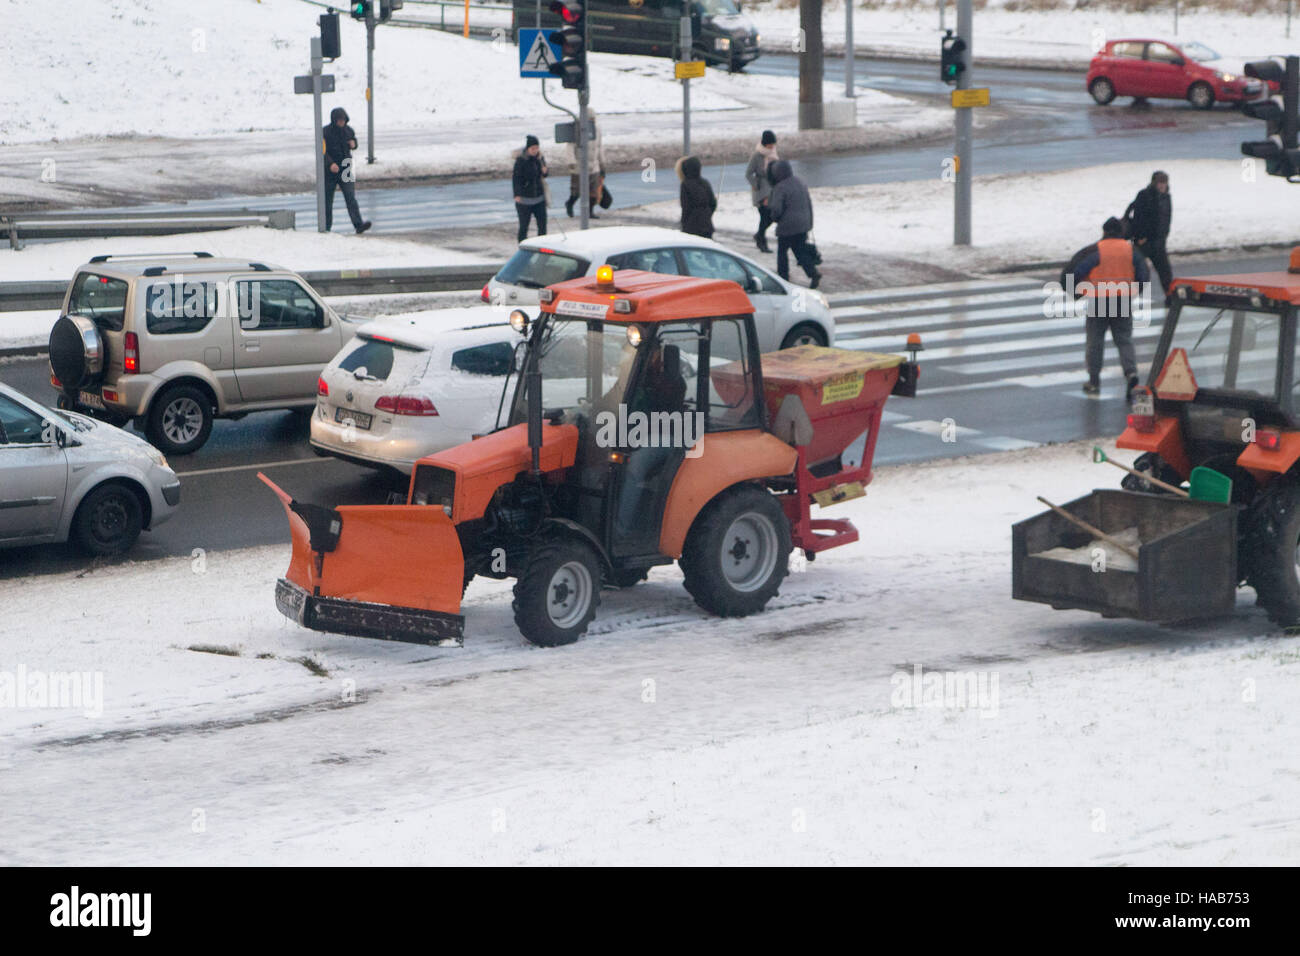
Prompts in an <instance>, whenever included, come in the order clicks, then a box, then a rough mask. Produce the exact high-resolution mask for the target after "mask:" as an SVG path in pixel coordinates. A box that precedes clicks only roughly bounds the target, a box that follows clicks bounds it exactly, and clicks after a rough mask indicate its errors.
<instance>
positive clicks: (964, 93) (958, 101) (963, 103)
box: [952, 87, 989, 109]
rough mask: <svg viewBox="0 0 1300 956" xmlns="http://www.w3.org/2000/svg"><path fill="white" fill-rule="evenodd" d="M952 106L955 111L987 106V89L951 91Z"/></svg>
mask: <svg viewBox="0 0 1300 956" xmlns="http://www.w3.org/2000/svg"><path fill="white" fill-rule="evenodd" d="M952 105H953V107H954V108H956V109H965V108H966V107H970V106H988V105H989V91H988V88H987V87H985V88H983V89H977V90H953V91H952Z"/></svg>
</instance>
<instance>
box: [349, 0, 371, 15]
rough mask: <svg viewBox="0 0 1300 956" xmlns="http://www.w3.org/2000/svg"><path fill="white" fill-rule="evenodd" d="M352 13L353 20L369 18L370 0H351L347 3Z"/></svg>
mask: <svg viewBox="0 0 1300 956" xmlns="http://www.w3.org/2000/svg"><path fill="white" fill-rule="evenodd" d="M348 8H349V10H350V12H351V13H352V19H353V20H368V19H369V18H370V0H352V2H351V3H350V4H348Z"/></svg>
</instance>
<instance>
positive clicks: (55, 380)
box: [50, 372, 63, 391]
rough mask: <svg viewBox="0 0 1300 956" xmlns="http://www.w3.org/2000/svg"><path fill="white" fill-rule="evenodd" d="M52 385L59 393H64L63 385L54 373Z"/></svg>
mask: <svg viewBox="0 0 1300 956" xmlns="http://www.w3.org/2000/svg"><path fill="white" fill-rule="evenodd" d="M50 384H51V385H53V386H54V387H55V388H57V389H58V390H59V391H63V383H62V382H60V381H59V377H58V376H57V375H55V374H54V373H53V372H51V373H50Z"/></svg>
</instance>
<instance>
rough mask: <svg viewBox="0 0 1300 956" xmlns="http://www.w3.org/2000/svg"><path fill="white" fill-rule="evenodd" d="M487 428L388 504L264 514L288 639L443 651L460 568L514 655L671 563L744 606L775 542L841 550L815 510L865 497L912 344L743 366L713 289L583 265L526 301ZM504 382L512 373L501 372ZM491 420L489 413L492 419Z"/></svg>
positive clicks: (693, 589)
mask: <svg viewBox="0 0 1300 956" xmlns="http://www.w3.org/2000/svg"><path fill="white" fill-rule="evenodd" d="M541 301H542V305H541V313H540V315H538V316H537V317H536V318H535V319H533V318H530V317H529V316H528V315H526V314H525V313H523V312H522V311H518V310H516V311H515V312H513V313H512V314H511V324H512V325H513V326H514V327H515V329H516V330H517V331H519V332H520V333H521V334H522V335H523V336H524V341H523V342H521V343H520V346H519V349H518V354H517V361H516V366H515V367H516V369H518V370H519V375H518V380H517V381H516V383H515V389H514V394H513V398H512V399H510V400H507V392H508V391H509V387H510V386H509V380H508V381H507V384H506V387H505V389H503V393H502V411H503V412H504V413H505V417H506V425H505V426H504V427H501V428H499V429H498V430H496V431H494V432H492V433H491V434H488V435H483V436H480V437H478V438H476V439H474V440H473V441H470V442H468V443H466V444H463V445H460V446H458V447H455V448H452V449H449V450H447V451H443V452H439V453H437V454H434V455H430V456H428V457H426V458H423V459H421V460H420V461H419V462H417V463H416V466H415V468H414V470H413V472H412V475H411V482H410V487H409V490H408V493H407V498H406V502H405V503H404V504H392V505H369V506H345V507H339V508H327V507H322V506H319V505H312V504H307V503H302V502H298V501H295V500H293V499H292V498H291V497H290V496H289V495H288V494H286V493H285V492H284V491H282V490H280V489H279V488H277V487H276V486H275V485H274V484H272V483H271V482H270V481H269V479H266V478H265V476H263V480H264V481H266V483H267V484H268V485H271V487H272V488H273V489H274V490H275V492H276V493H277V494H278V495H279V496H280V498H281V501H282V502H283V503H284V505H285V509H286V513H287V514H288V517H289V525H290V529H291V534H292V539H293V556H292V559H291V562H290V565H289V570H288V572H287V573H286V575H285V577H284V578H282V579H281V580H280V581H279V583H278V585H277V588H276V603H277V605H278V606H279V608H280V610H281V611H282V612H283V613H284V614H285V615H287V616H288V617H290V618H292V619H293V620H295V621H297V622H299V623H300V624H303V625H305V626H307V627H311V628H315V629H317V630H323V631H336V632H340V633H346V634H355V635H360V636H366V637H376V638H385V639H392V640H404V641H414V642H418V643H433V644H448V643H450V644H459V643H460V642H461V640H462V635H463V627H464V619H463V617H462V616H461V614H460V601H461V596H462V595H463V593H464V588H465V587H466V586H467V585H468V583H469V581H470V580H471V579H472V578H473V577H474V576H475V575H485V576H488V577H492V578H498V579H504V578H514V579H515V586H514V615H515V622H516V624H517V625H518V627H519V629H520V631H521V632H522V633H523V634H524V636H525V637H526V638H527V639H528V640H530V641H532V642H533V643H534V644H539V645H545V646H553V645H559V644H567V643H569V642H571V641H574V640H577V638H578V637H579V636H580V635H581V634H582V633H583V632H584V631H585V630H586V629H587V626H588V624H589V623H590V621H591V620H592V618H593V616H594V614H595V612H596V607H597V605H598V603H599V600H600V592H601V588H602V586H614V587H630V586H632V585H635V584H636V583H637V582H639V581H641V580H642V579H644V578H645V576H646V574H647V572H648V570H649V569H650V568H652V567H654V566H656V565H662V564H669V563H671V562H673V561H677V562H678V563H679V564H680V566H681V569H682V574H683V576H684V579H685V585H686V589H687V591H689V592H690V594H691V596H692V597H693V598H694V599H695V601H696V603H697V604H699V605H700V606H701V607H702V608H704V609H705V610H707V611H710V612H712V613H714V614H718V615H722V616H741V615H746V614H753V613H755V612H758V611H761V610H762V609H763V608H764V607H765V606H766V605H767V603H768V601H770V600H771V598H772V597H773V596H774V595H775V594H776V593H777V589H778V588H779V587H780V585H781V582H782V580H783V579H784V577H785V575H786V573H787V565H788V561H787V559H788V557H789V554H790V551H791V550H792V548H794V547H799V548H802V549H803V550H804V552H805V553H806V554H807V557H808V558H809V559H810V560H811V559H812V558H813V557H815V555H816V554H817V552H819V551H823V550H825V549H827V548H831V547H835V546H838V545H842V544H847V543H849V542H852V541H856V540H857V539H858V532H857V530H856V529H855V528H854V527H853V525H852V524H851V523H850V522H848V521H847V520H843V519H839V520H836V519H828V518H813V517H812V516H811V513H810V509H811V507H812V506H813V504H814V503H816V504H819V505H821V506H826V505H830V504H833V503H835V502H837V501H841V500H845V499H847V498H851V497H856V496H859V495H861V494H865V491H864V490H863V486H864V485H865V484H867V483H868V482H869V481H870V480H871V460H872V456H873V454H874V451H875V444H876V438H877V435H878V431H879V427H880V418H881V412H882V410H883V408H884V404H885V401H886V399H887V398H888V397H889V396H890V395H891V394H896V395H914V394H915V390H916V381H917V374H918V371H917V365H916V351H915V350H916V349H917V348H919V347H920V342H919V339H916V340H914V341H911V342H910V343H909V348H911V349H912V353H911V359H910V360H908V359H904V358H903V357H902V356H898V355H880V354H874V353H868V352H852V351H845V350H841V349H833V348H820V347H817V346H802V347H799V348H796V349H788V350H785V351H782V352H776V353H771V354H768V355H764V356H760V355H759V352H758V348H757V344H756V338H755V332H754V322H753V306H752V305H751V303H750V301H749V298H748V297H747V296H746V295H745V293H744V292H743V291H742V290H741V288H740V287H739V286H738V285H736V284H735V283H734V282H728V281H723V280H711V279H697V278H686V277H680V276H667V275H658V274H653V273H646V272H637V271H631V270H629V271H624V272H618V273H614V272H613V271H612V270H610V269H609V268H608V267H602V268H601V270H600V271H599V272H598V273H597V275H596V276H595V277H590V278H588V277H583V278H579V279H573V280H571V281H568V282H562V283H559V284H557V285H554V286H551V287H550V288H548V289H543V290H542V293H541ZM512 377H513V376H512ZM499 418H500V416H499Z"/></svg>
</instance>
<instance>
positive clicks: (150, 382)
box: [49, 252, 355, 455]
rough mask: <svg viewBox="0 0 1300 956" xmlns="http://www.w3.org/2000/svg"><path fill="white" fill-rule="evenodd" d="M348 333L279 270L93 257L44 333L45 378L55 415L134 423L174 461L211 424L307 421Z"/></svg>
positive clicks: (171, 258) (204, 257)
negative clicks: (258, 416)
mask: <svg viewBox="0 0 1300 956" xmlns="http://www.w3.org/2000/svg"><path fill="white" fill-rule="evenodd" d="M354 331H355V326H354V325H353V323H350V322H347V321H346V320H344V319H342V318H340V317H339V316H338V315H337V314H336V313H335V312H334V310H333V309H331V308H330V307H329V306H328V305H326V304H325V302H324V301H323V300H322V299H321V297H320V296H319V295H318V294H317V293H316V291H315V290H314V289H312V288H311V286H309V285H308V284H307V282H306V281H305V280H304V279H303V278H302V277H301V276H299V275H297V274H296V273H294V272H291V271H290V270H288V269H284V268H282V267H280V266H275V265H270V264H267V263H262V262H249V261H247V260H239V259H217V258H214V257H213V256H211V255H210V254H208V253H205V252H196V253H178V254H171V255H157V254H153V255H146V256H95V257H94V258H92V259H91V260H90V261H89V262H87V263H86V264H85V265H83V266H81V267H80V268H78V269H77V271H76V273H75V274H74V275H73V277H72V281H71V283H69V286H68V291H67V293H66V294H65V297H64V302H63V311H62V314H61V316H60V317H59V319H58V321H57V322H56V323H55V324H54V328H53V329H52V330H51V332H50V346H49V349H50V371H51V379H50V381H51V384H52V385H54V387H55V388H56V389H58V390H59V391H60V393H61V394H60V399H59V407H60V408H70V409H73V410H84V411H86V412H88V413H89V414H91V415H94V416H96V417H101V418H104V419H106V420H108V421H110V422H112V423H114V424H119V425H120V424H125V423H126V422H128V421H132V420H133V421H134V422H135V424H136V427H137V428H140V429H141V430H142V431H143V432H144V433H145V434H146V435H147V436H148V438H149V440H150V441H151V442H152V443H153V444H154V445H156V446H157V447H158V448H161V449H162V450H163V451H165V452H167V453H168V454H175V455H184V454H188V453H190V452H193V451H196V450H198V449H199V448H200V447H201V446H202V445H203V443H204V442H206V441H207V439H208V435H209V433H210V432H211V431H212V422H213V419H214V418H238V417H242V416H243V415H245V414H247V413H249V412H254V411H263V410H267V409H285V408H298V409H302V410H303V411H304V413H309V412H310V411H311V410H312V408H313V407H314V406H315V402H316V379H317V377H318V376H319V375H320V372H321V369H323V368H324V367H325V365H326V363H328V362H329V360H330V359H332V358H333V357H334V355H335V353H337V352H338V350H339V348H340V347H341V346H342V345H343V343H344V342H347V341H348V340H349V339H351V338H352V335H353V332H354Z"/></svg>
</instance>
